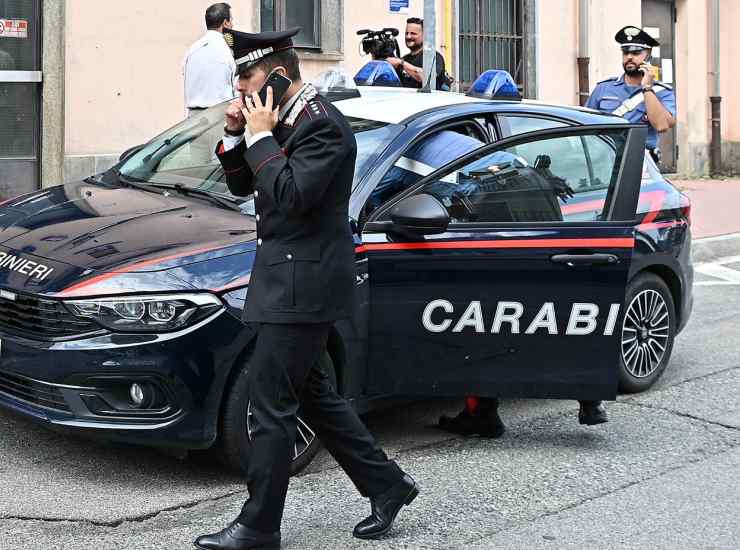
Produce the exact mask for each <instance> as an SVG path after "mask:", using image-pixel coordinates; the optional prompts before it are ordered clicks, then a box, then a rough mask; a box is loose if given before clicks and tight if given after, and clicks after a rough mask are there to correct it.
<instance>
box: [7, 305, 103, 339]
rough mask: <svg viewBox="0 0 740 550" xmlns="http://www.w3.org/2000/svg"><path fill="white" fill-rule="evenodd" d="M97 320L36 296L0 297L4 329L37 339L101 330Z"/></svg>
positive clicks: (63, 336)
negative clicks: (81, 316)
mask: <svg viewBox="0 0 740 550" xmlns="http://www.w3.org/2000/svg"><path fill="white" fill-rule="evenodd" d="M99 328H100V327H98V325H96V324H95V323H94V322H93V321H89V320H86V319H80V318H78V317H75V316H74V315H72V314H71V313H70V312H69V311H67V309H66V308H65V307H64V305H63V304H61V303H60V302H55V301H53V300H43V299H41V298H36V297H34V296H28V295H24V294H15V299H14V300H11V299H8V298H5V297H2V296H0V329H4V330H7V331H9V332H12V333H15V334H18V335H20V336H24V337H26V338H31V339H36V340H39V339H41V340H53V339H56V338H65V337H70V336H77V335H79V334H85V333H88V332H94V331H95V330H99Z"/></svg>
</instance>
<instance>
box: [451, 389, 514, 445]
mask: <svg viewBox="0 0 740 550" xmlns="http://www.w3.org/2000/svg"><path fill="white" fill-rule="evenodd" d="M439 427H440V428H442V429H443V430H446V431H448V432H452V433H456V434H460V435H478V436H480V437H490V438H493V439H495V438H498V437H501V436H502V435H504V432H505V431H506V426H504V423H503V421H502V420H501V417H500V416H499V414H498V399H488V398H483V399H481V400H480V402H479V404H478V408H477V409H476V411H475V412H474V413H470V412H469V411H468V409H467V408H464V409H463V410H462V411H460V413H459V414H458V415H457V416H456V417H454V418H452V417H449V416H440V417H439Z"/></svg>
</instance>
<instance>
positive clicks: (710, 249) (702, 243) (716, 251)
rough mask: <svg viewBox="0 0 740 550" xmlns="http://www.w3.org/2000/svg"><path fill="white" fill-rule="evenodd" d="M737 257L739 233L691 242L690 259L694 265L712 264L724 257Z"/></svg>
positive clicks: (738, 253) (739, 245) (739, 246)
mask: <svg viewBox="0 0 740 550" xmlns="http://www.w3.org/2000/svg"><path fill="white" fill-rule="evenodd" d="M739 255H740V233H730V234H729V235H721V236H719V237H706V238H704V239H694V240H693V242H692V250H691V259H692V260H693V262H694V263H705V262H713V261H715V260H718V259H719V258H723V257H726V256H739Z"/></svg>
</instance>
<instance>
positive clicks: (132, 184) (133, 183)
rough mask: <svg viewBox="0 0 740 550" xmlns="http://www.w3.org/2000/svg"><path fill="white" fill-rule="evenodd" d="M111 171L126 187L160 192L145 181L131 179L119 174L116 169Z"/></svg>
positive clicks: (158, 193)
mask: <svg viewBox="0 0 740 550" xmlns="http://www.w3.org/2000/svg"><path fill="white" fill-rule="evenodd" d="M113 173H114V174H115V176H116V178H117V179H118V181H119V182H120V183H123V184H124V185H126V186H127V187H132V188H133V189H138V190H140V191H146V192H147V193H156V194H157V195H161V194H162V193H161V192H160V191H159V189H158V188H157V187H156V186H154V185H147V184H145V183H139V182H137V181H133V180H132V179H130V178H128V177H126V176H124V175H123V174H121V172H119V171H118V170H113Z"/></svg>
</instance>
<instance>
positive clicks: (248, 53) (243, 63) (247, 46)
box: [224, 27, 301, 70]
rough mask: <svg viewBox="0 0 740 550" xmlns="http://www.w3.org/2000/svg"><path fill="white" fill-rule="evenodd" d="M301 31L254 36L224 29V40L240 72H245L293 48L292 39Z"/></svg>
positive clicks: (289, 30)
mask: <svg viewBox="0 0 740 550" xmlns="http://www.w3.org/2000/svg"><path fill="white" fill-rule="evenodd" d="M300 31H301V28H300V27H295V28H292V29H288V30H285V31H276V32H260V33H257V34H252V33H248V32H240V31H235V30H233V29H224V39H225V40H226V43H227V44H228V45H229V47H230V48H231V49H232V50H233V52H234V59H235V60H236V66H237V68H238V70H244V69H247V68H248V67H251V66H252V65H254V64H256V63H259V62H260V61H261V60H262V59H264V58H265V57H267V56H268V55H270V54H273V53H277V52H281V51H284V50H289V49H290V48H292V47H293V40H292V38H293V37H294V36H295V35H296V34H298V33H299V32H300Z"/></svg>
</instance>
